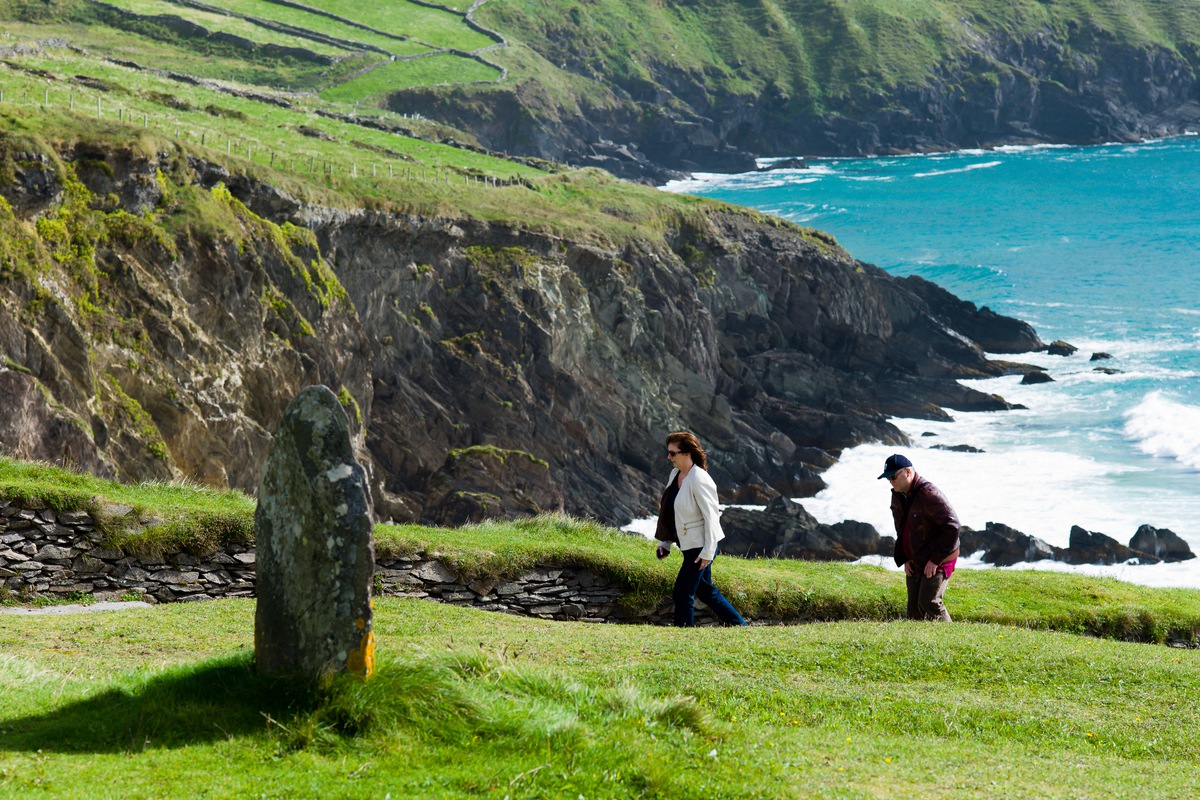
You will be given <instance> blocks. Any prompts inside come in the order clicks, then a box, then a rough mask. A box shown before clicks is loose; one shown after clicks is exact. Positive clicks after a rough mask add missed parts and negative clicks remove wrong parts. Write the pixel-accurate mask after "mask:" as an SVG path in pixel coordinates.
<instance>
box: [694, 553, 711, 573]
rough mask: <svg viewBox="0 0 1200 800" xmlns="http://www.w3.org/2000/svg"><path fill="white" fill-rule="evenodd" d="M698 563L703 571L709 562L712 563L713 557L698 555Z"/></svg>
mask: <svg viewBox="0 0 1200 800" xmlns="http://www.w3.org/2000/svg"><path fill="white" fill-rule="evenodd" d="M696 563H697V564H699V565H700V569H701V570H702V571H703V570H704V569H705V568H706V567H707V566H708V565H709V564H711V563H712V559H711V558H701V557H700V556H696Z"/></svg>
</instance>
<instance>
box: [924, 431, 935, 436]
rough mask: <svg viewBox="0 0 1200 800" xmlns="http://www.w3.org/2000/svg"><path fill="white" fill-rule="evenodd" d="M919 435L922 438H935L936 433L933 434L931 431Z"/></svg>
mask: <svg viewBox="0 0 1200 800" xmlns="http://www.w3.org/2000/svg"><path fill="white" fill-rule="evenodd" d="M921 435H922V436H937V434H936V433H934V432H933V431H925V432H924V433H922V434H921Z"/></svg>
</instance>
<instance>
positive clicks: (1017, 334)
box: [901, 275, 1046, 353]
mask: <svg viewBox="0 0 1200 800" xmlns="http://www.w3.org/2000/svg"><path fill="white" fill-rule="evenodd" d="M901 283H903V284H904V285H905V286H906V287H907V288H908V289H909V290H910V291H912V292H913V293H914V294H916V295H917V296H918V297H920V298H921V299H922V300H924V301H925V302H926V303H927V304H928V305H929V311H930V313H931V314H932V315H933V316H934V317H935V318H937V319H939V320H941V321H942V322H944V323H945V324H946V325H947V326H949V327H950V328H952V329H953V330H956V331H958V332H959V333H961V334H963V335H964V336H967V337H969V338H971V339H972V340H973V341H975V342H976V343H977V344H978V345H979V346H980V347H982V348H983V349H984V350H985V351H986V352H988V353H1031V352H1034V351H1038V350H1042V349H1044V348H1045V347H1046V345H1045V344H1044V343H1043V342H1042V340H1041V339H1040V338H1039V337H1038V335H1037V333H1036V332H1035V331H1034V329H1033V328H1032V327H1031V326H1030V325H1029V324H1028V323H1025V322H1021V321H1020V320H1017V319H1013V318H1011V317H1005V316H1001V315H1000V314H997V313H996V312H994V311H992V310H991V309H990V308H988V307H987V306H983V307H981V308H978V309H976V307H975V304H974V303H972V302H970V301H968V300H960V299H959V298H957V297H955V296H954V295H952V294H951V293H950V292H948V291H946V290H945V289H943V288H942V287H940V286H938V285H937V284H935V283H931V282H929V281H927V280H925V279H924V278H921V277H918V276H916V275H910V276H908V277H906V278H903V279H901Z"/></svg>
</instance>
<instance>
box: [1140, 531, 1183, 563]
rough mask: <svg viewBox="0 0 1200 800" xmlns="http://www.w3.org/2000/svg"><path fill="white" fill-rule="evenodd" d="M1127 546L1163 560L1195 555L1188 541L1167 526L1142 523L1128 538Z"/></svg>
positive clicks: (1177, 559)
mask: <svg viewBox="0 0 1200 800" xmlns="http://www.w3.org/2000/svg"><path fill="white" fill-rule="evenodd" d="M1129 547H1130V548H1131V549H1133V550H1140V551H1142V552H1143V553H1149V554H1150V555H1152V556H1156V557H1157V558H1161V559H1162V560H1163V561H1187V560H1188V559H1192V558H1195V557H1196V554H1195V553H1193V552H1192V548H1190V547H1188V543H1187V542H1185V541H1184V540H1183V539H1181V538H1180V537H1179V534H1177V533H1175V532H1174V531H1172V530H1169V529H1167V528H1154V527H1151V526H1149V525H1143V526H1141V527H1140V528H1138V529H1137V533H1135V534H1134V535H1133V538H1132V539H1130V540H1129Z"/></svg>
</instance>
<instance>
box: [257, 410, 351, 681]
mask: <svg viewBox="0 0 1200 800" xmlns="http://www.w3.org/2000/svg"><path fill="white" fill-rule="evenodd" d="M254 527H255V531H256V537H257V549H258V553H257V557H258V562H257V573H258V576H257V583H258V588H257V593H258V607H257V611H256V614H255V619H254V655H255V659H256V661H257V663H258V671H259V672H260V673H264V674H273V675H278V674H288V675H305V676H312V677H316V676H321V675H325V674H330V673H338V672H349V673H351V674H354V675H360V676H363V677H366V676H368V675H370V674H371V672H372V670H373V669H374V659H375V634H374V632H373V631H372V620H371V581H372V579H373V576H374V571H375V545H374V542H373V540H372V537H371V529H372V518H371V495H370V489H369V488H368V485H367V477H366V473H365V471H364V470H363V468H362V465H361V464H359V463H358V461H357V460H356V459H355V458H354V451H353V447H352V446H351V443H350V430H349V424H348V422H347V420H346V414H345V412H344V411H343V410H342V406H341V404H340V403H339V402H338V400H337V398H336V397H335V396H334V394H333V392H331V391H330V390H329V389H328V388H327V387H325V386H307V387H305V388H304V389H302V390H301V391H300V393H299V394H298V395H296V397H295V399H293V400H292V402H291V403H289V404H288V407H287V409H286V410H285V411H284V413H283V420H282V421H281V422H280V423H279V431H278V433H277V434H276V435H275V443H274V446H273V447H272V448H271V455H270V456H269V457H268V458H267V464H266V467H265V469H264V470H263V478H262V483H261V484H260V485H259V487H258V508H257V510H256V511H255V512H254Z"/></svg>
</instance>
